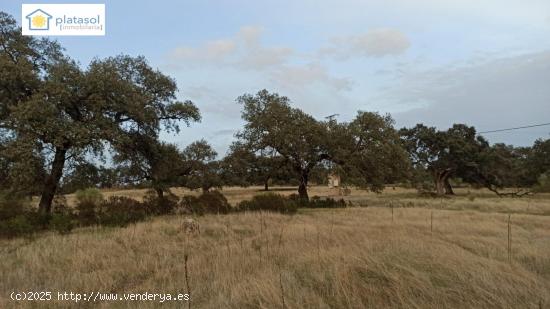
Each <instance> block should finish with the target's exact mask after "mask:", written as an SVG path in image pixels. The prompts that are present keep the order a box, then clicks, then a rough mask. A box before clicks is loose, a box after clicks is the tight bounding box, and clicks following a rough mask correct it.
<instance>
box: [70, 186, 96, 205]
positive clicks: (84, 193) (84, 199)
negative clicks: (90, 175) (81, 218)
mask: <svg viewBox="0 0 550 309" xmlns="http://www.w3.org/2000/svg"><path fill="white" fill-rule="evenodd" d="M75 197H76V199H77V201H78V204H80V203H91V204H95V205H99V204H100V203H101V202H102V201H103V194H102V193H101V191H99V189H96V188H88V189H84V190H78V191H76V193H75Z"/></svg>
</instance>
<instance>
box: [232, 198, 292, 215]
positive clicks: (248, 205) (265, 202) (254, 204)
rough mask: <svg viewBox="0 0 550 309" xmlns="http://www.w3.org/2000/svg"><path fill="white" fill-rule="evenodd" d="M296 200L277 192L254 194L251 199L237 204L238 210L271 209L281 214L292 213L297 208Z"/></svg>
mask: <svg viewBox="0 0 550 309" xmlns="http://www.w3.org/2000/svg"><path fill="white" fill-rule="evenodd" d="M298 203H299V202H298V201H296V200H293V199H289V198H286V197H284V196H282V195H279V194H274V193H268V194H260V195H255V196H254V197H253V198H252V199H251V200H245V201H242V202H240V203H239V204H238V206H237V207H238V209H239V210H240V211H257V210H263V211H272V212H278V213H283V214H293V213H295V212H296V211H297V210H298Z"/></svg>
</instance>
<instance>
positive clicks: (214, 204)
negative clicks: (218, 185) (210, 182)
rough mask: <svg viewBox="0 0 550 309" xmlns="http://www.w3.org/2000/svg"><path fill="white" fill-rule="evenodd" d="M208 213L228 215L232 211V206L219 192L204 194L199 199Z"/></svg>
mask: <svg viewBox="0 0 550 309" xmlns="http://www.w3.org/2000/svg"><path fill="white" fill-rule="evenodd" d="M198 200H199V203H200V204H202V206H203V207H204V210H205V212H206V213H214V214H226V213H229V212H230V211H231V205H229V202H228V201H227V199H226V198H225V196H224V195H223V194H222V193H220V192H219V191H207V192H203V193H202V194H201V195H199V197H198Z"/></svg>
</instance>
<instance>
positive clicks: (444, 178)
mask: <svg viewBox="0 0 550 309" xmlns="http://www.w3.org/2000/svg"><path fill="white" fill-rule="evenodd" d="M450 175H451V170H449V169H446V170H443V171H434V172H433V177H434V183H435V191H436V192H437V195H445V194H446V193H447V192H448V191H447V189H448V188H450V190H451V191H452V187H451V184H450V183H449V177H450ZM447 185H448V186H449V187H448V188H447Z"/></svg>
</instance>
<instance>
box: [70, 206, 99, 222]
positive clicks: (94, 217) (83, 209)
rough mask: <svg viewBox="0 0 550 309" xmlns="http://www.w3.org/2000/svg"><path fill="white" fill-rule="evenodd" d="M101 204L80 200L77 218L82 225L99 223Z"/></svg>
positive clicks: (77, 207)
mask: <svg viewBox="0 0 550 309" xmlns="http://www.w3.org/2000/svg"><path fill="white" fill-rule="evenodd" d="M98 208H99V204H96V203H94V202H90V201H84V202H79V203H77V204H76V211H77V213H76V218H77V220H78V223H79V224H80V225H82V226H86V225H94V224H98V223H99V214H98Z"/></svg>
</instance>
